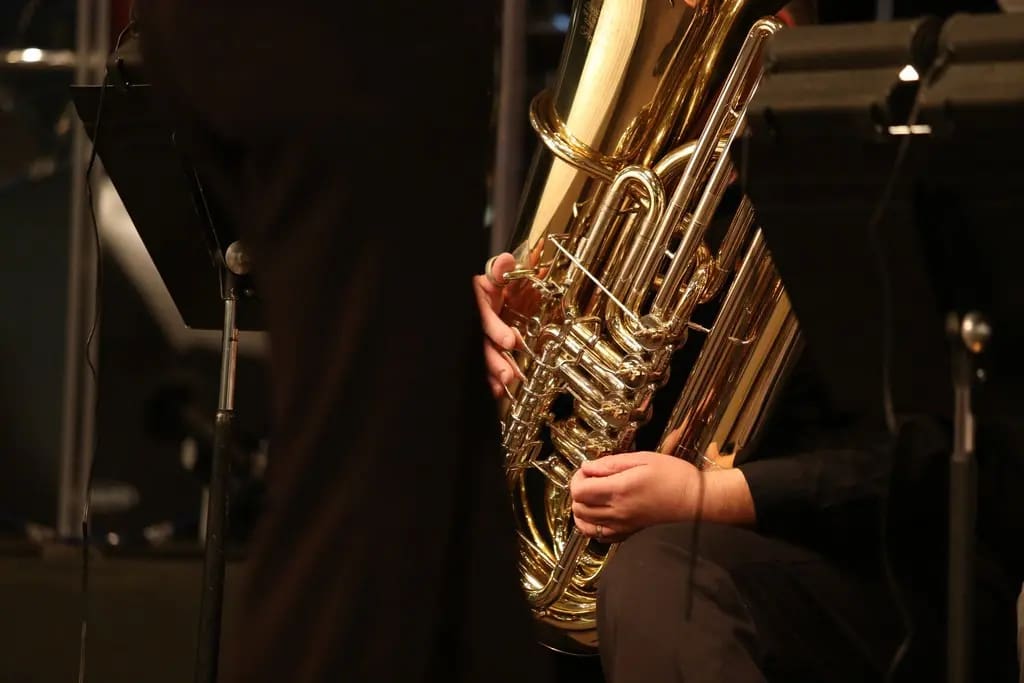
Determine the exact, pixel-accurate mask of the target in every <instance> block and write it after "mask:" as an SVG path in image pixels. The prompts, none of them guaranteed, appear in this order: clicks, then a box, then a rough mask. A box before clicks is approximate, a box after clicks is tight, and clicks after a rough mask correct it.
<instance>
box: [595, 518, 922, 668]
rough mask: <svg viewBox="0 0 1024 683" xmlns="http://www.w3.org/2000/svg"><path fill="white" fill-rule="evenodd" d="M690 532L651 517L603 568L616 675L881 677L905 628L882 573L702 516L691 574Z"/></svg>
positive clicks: (604, 613)
mask: <svg viewBox="0 0 1024 683" xmlns="http://www.w3.org/2000/svg"><path fill="white" fill-rule="evenodd" d="M692 532H693V528H692V525H691V524H669V525H663V526H657V527H651V528H648V529H646V530H644V531H641V532H639V533H637V534H635V535H634V536H632V537H630V538H629V539H627V540H626V541H625V542H624V543H622V544H621V545H620V546H619V548H618V551H617V553H616V555H615V556H614V557H613V558H612V560H611V561H610V562H609V564H608V566H607V567H606V568H605V571H604V573H603V574H602V576H601V578H600V584H599V601H598V609H599V613H598V623H599V629H600V632H599V637H600V640H601V664H602V668H603V670H604V674H605V678H606V680H607V681H608V683H650V682H653V681H658V682H659V683H671V682H672V681H678V682H682V681H686V682H687V683H705V682H706V683H714V682H718V681H728V682H729V683H755V682H756V683H761V682H764V681H773V682H774V681H786V682H788V683H801V682H804V681H807V682H810V681H830V682H835V681H850V682H851V683H853V682H857V683H865V682H867V681H881V680H883V677H884V673H885V671H886V670H887V668H888V667H889V664H890V661H891V658H892V656H893V654H894V653H895V651H896V648H897V647H898V645H899V643H900V641H901V639H902V637H903V631H902V623H901V621H900V617H899V613H898V612H897V611H896V609H895V607H894V605H893V602H892V599H891V596H890V594H889V591H888V589H887V587H886V584H885V582H884V581H882V580H881V578H866V577H864V576H860V575H858V574H854V573H851V572H847V571H844V570H842V569H841V568H840V567H839V565H838V564H835V563H831V562H829V561H827V560H826V559H824V558H823V557H821V556H819V555H816V554H815V553H812V552H811V551H809V550H806V549H803V548H800V547H798V546H795V545H791V544H788V543H786V542H784V541H780V540H777V539H772V538H768V537H765V536H762V535H760V534H758V533H756V532H754V531H751V530H748V529H742V528H737V527H730V526H722V525H715V524H702V525H701V527H700V529H699V554H698V555H699V556H698V559H697V561H696V563H695V565H693V567H694V572H693V579H692V582H691V581H690V580H689V577H690V573H691V572H690V568H691V556H690V552H689V548H690V544H691V540H692ZM691 588H692V591H691ZM688 609H689V619H687V618H686V615H687V610H688Z"/></svg>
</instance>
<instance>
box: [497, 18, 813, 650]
mask: <svg viewBox="0 0 1024 683" xmlns="http://www.w3.org/2000/svg"><path fill="white" fill-rule="evenodd" d="M781 5H782V3H781V2H775V3H770V2H769V3H765V2H755V1H753V0H707V1H701V0H694V1H693V2H689V3H688V2H684V1H683V0H674V1H673V0H604V1H603V2H602V1H600V0H583V1H579V2H576V3H575V5H574V8H573V16H572V20H571V23H570V29H569V33H568V36H567V38H566V43H565V47H564V50H563V54H562V62H561V65H560V67H559V75H558V81H557V83H556V85H555V87H554V88H553V89H552V90H551V91H545V92H542V93H541V94H539V95H538V96H537V97H536V98H535V99H534V101H533V103H532V105H531V111H530V119H531V123H532V125H533V128H534V130H535V131H536V132H537V134H538V136H539V138H540V142H541V144H540V145H539V146H538V152H537V155H536V156H535V158H534V161H533V165H532V167H531V169H530V174H529V178H528V181H527V185H526V188H525V190H524V193H523V196H522V201H521V207H520V213H519V218H518V223H517V226H516V232H515V234H514V236H513V241H512V245H511V247H510V251H512V252H513V254H514V255H515V257H516V269H515V270H514V271H513V272H512V273H510V274H509V276H508V285H507V296H506V304H505V307H504V310H503V313H502V315H503V317H504V319H505V320H506V321H507V322H509V323H510V324H512V325H513V326H515V327H516V328H517V329H518V330H519V332H520V333H521V336H522V338H523V343H522V344H521V345H520V347H519V348H518V349H517V351H516V352H515V359H516V362H517V364H518V366H519V368H520V370H521V377H520V378H519V379H517V380H516V381H515V382H514V383H513V384H511V385H509V386H508V387H507V397H506V399H505V400H503V401H502V405H501V420H502V440H503V448H504V454H505V470H506V473H507V479H508V484H509V487H510V494H511V498H512V504H513V506H514V509H515V514H516V518H517V522H518V531H519V537H520V549H521V552H520V572H521V578H522V584H523V588H524V590H525V591H526V593H527V596H528V598H529V601H530V604H531V605H532V608H533V611H534V614H535V616H536V618H537V619H538V620H539V622H540V624H541V625H542V627H543V634H542V641H543V642H544V643H545V644H546V645H548V646H549V647H552V648H554V649H557V650H562V651H568V652H574V653H590V652H593V651H594V649H595V648H596V645H597V637H596V609H595V603H596V581H597V579H598V577H599V575H600V573H601V570H602V568H603V567H604V566H605V564H606V563H607V562H608V560H609V559H610V558H611V556H612V554H613V553H614V549H615V548H614V546H611V545H607V544H602V543H599V542H597V541H594V540H591V539H588V538H586V537H585V536H583V535H582V534H581V533H580V532H579V531H578V530H577V529H575V528H574V524H573V517H572V511H571V499H570V496H569V482H570V480H571V478H572V475H573V473H574V472H575V471H576V469H577V468H578V467H579V466H580V465H581V463H582V462H583V461H584V460H588V459H593V458H598V457H601V456H603V455H606V454H610V453H617V452H623V451H627V450H630V449H631V448H632V447H633V445H634V442H635V438H636V434H637V430H638V429H639V428H640V427H641V426H643V425H644V424H646V423H647V421H648V420H649V419H650V412H651V404H652V399H653V397H654V395H655V393H656V392H658V391H659V389H660V388H661V387H662V386H663V385H664V383H665V382H666V379H667V375H668V369H669V363H670V361H671V360H672V358H673V356H674V354H675V353H676V352H677V351H678V350H680V349H681V348H683V347H684V346H685V345H687V344H700V345H701V346H700V352H699V355H698V356H697V360H696V361H695V364H694V365H693V367H692V368H690V369H689V372H688V379H687V383H686V385H685V387H684V389H683V391H682V394H681V395H680V396H679V398H678V401H677V402H676V405H675V409H674V410H673V411H672V416H671V419H670V420H669V422H668V424H667V425H666V426H665V428H664V431H663V433H662V437H661V439H660V443H659V450H661V451H662V452H671V453H675V454H676V455H678V456H680V457H683V458H686V459H688V460H690V461H691V462H694V463H695V464H698V465H699V466H707V465H709V464H712V465H713V466H716V467H717V466H720V463H709V462H708V460H707V458H706V457H705V455H704V454H705V452H706V449H707V447H708V445H709V444H710V443H712V442H716V443H718V444H720V445H724V444H729V445H730V448H729V450H730V451H731V453H733V454H736V453H738V452H740V450H741V449H742V448H743V447H744V445H745V444H747V443H748V442H749V440H750V439H751V438H752V437H753V436H754V434H755V433H756V431H757V429H758V427H759V425H760V424H761V422H762V420H763V416H764V414H765V411H766V408H767V406H768V405H769V402H770V398H771V396H772V395H773V392H774V388H775V387H776V386H777V385H778V384H779V379H780V378H781V377H782V375H783V374H784V370H785V369H786V367H787V366H788V365H789V363H790V361H791V359H792V357H793V355H794V349H796V348H798V346H799V330H798V326H797V321H796V319H795V317H794V316H793V313H792V311H791V310H790V306H789V302H788V300H787V298H786V295H785V292H784V289H783V287H782V283H781V281H780V279H779V277H778V275H777V274H776V272H775V268H774V266H773V264H772V262H771V258H770V255H769V254H768V252H767V249H766V247H765V244H764V241H763V239H762V237H761V234H760V232H759V231H758V230H757V229H756V226H755V217H754V212H753V210H752V208H751V206H750V204H749V202H747V201H746V200H745V199H744V200H742V201H741V202H740V203H739V206H738V208H735V209H733V210H732V215H731V217H730V216H726V217H725V218H726V221H727V222H728V226H729V227H728V230H727V232H726V234H725V236H724V238H722V239H721V240H720V241H719V243H718V244H717V245H716V246H715V248H714V251H712V248H711V247H709V245H708V242H707V239H706V233H707V229H708V226H709V224H710V223H711V221H712V219H713V218H715V220H722V217H721V214H720V211H719V210H720V208H721V207H720V204H721V199H722V195H723V192H724V191H725V189H726V187H727V186H728V185H729V184H730V182H731V181H732V178H733V169H732V165H731V162H730V159H729V155H728V153H727V152H728V150H729V148H730V146H731V145H732V144H733V141H734V140H735V139H736V136H737V135H738V134H739V133H740V132H741V130H742V125H743V116H744V112H745V107H746V104H747V102H748V100H749V98H750V97H751V95H752V94H753V92H754V90H755V89H756V87H757V84H758V82H759V79H760V75H761V53H762V49H763V47H764V45H765V42H766V40H767V38H768V37H770V36H771V35H772V34H773V33H774V32H775V31H777V30H778V29H779V28H780V24H779V23H778V22H777V21H776V20H775V19H774V18H772V17H771V15H772V14H773V13H774V12H775V11H777V10H778V9H779V8H780V7H781ZM723 292H725V296H724V297H722V296H721V294H722V293H723ZM712 302H714V303H715V304H718V305H720V308H719V309H718V314H717V317H716V318H715V322H714V324H713V325H712V326H711V327H710V329H708V328H704V327H701V326H700V325H698V324H696V323H695V322H694V314H695V311H699V310H701V307H702V306H707V305H710V304H711V303H712Z"/></svg>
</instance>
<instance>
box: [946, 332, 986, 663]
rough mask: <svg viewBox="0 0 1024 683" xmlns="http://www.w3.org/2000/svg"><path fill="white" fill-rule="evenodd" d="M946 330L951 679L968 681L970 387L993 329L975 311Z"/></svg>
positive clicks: (972, 468)
mask: <svg viewBox="0 0 1024 683" xmlns="http://www.w3.org/2000/svg"><path fill="white" fill-rule="evenodd" d="M948 332H949V336H950V342H951V346H952V349H951V350H952V356H953V359H952V360H953V401H954V413H953V420H954V422H953V454H952V457H951V459H950V463H949V596H948V600H949V613H948V615H947V616H948V619H949V624H948V632H947V634H948V639H949V642H948V644H947V646H948V651H949V664H948V666H949V669H948V677H949V683H968V682H969V681H971V680H972V674H973V671H972V649H973V648H972V639H973V635H974V633H973V632H974V628H973V625H974V604H973V589H974V563H973V557H974V518H975V506H976V497H977V492H976V491H977V462H976V461H975V458H974V434H975V430H974V412H973V408H972V405H971V392H972V389H973V388H974V385H975V382H976V381H977V382H981V381H983V380H984V374H983V373H982V371H981V370H980V369H979V368H978V364H977V360H978V357H979V356H980V354H982V353H983V352H984V351H985V349H986V347H987V346H988V341H989V339H990V337H991V334H992V330H991V328H990V327H989V323H988V321H987V320H986V319H985V318H984V317H983V316H982V315H981V314H979V313H974V312H972V313H968V314H966V315H965V316H964V317H963V318H962V319H961V318H960V317H959V316H957V315H956V314H955V313H954V314H950V317H949V321H948Z"/></svg>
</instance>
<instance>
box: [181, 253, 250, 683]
mask: <svg viewBox="0 0 1024 683" xmlns="http://www.w3.org/2000/svg"><path fill="white" fill-rule="evenodd" d="M248 272H249V261H248V258H247V255H246V253H245V251H244V250H243V248H242V244H241V243H240V242H237V241H236V242H232V243H231V244H230V245H229V246H228V248H227V249H226V250H225V253H224V264H223V265H222V274H223V280H222V292H221V296H222V298H223V300H224V328H223V336H222V342H221V365H220V395H219V399H218V402H217V417H216V422H215V424H214V436H213V455H212V460H211V463H210V488H209V496H208V501H209V507H208V512H207V514H206V533H205V539H206V548H205V556H204V560H203V590H202V595H201V599H200V604H199V634H198V641H197V646H196V665H195V678H194V680H195V683H214V682H215V681H216V680H217V667H218V662H219V656H220V632H221V617H222V614H223V608H224V568H225V558H224V536H225V533H226V531H227V525H228V519H227V510H228V479H229V477H230V469H231V444H232V435H233V430H234V422H235V370H236V361H237V357H238V324H237V309H238V299H239V297H240V295H241V294H242V292H241V291H240V289H239V280H238V277H239V276H241V275H245V274H247V273H248Z"/></svg>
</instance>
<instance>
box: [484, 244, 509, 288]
mask: <svg viewBox="0 0 1024 683" xmlns="http://www.w3.org/2000/svg"><path fill="white" fill-rule="evenodd" d="M487 267H488V268H489V269H490V272H487V273H484V275H485V278H484V281H485V282H486V285H487V289H488V290H497V289H499V288H500V285H496V284H494V283H495V282H497V283H503V282H504V281H505V274H506V273H508V272H509V271H513V270H515V269H516V257H515V256H513V255H512V254H510V253H508V252H507V251H506V252H502V253H501V254H498V255H497V256H495V257H494V258H492V259H490V260H488V261H487Z"/></svg>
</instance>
